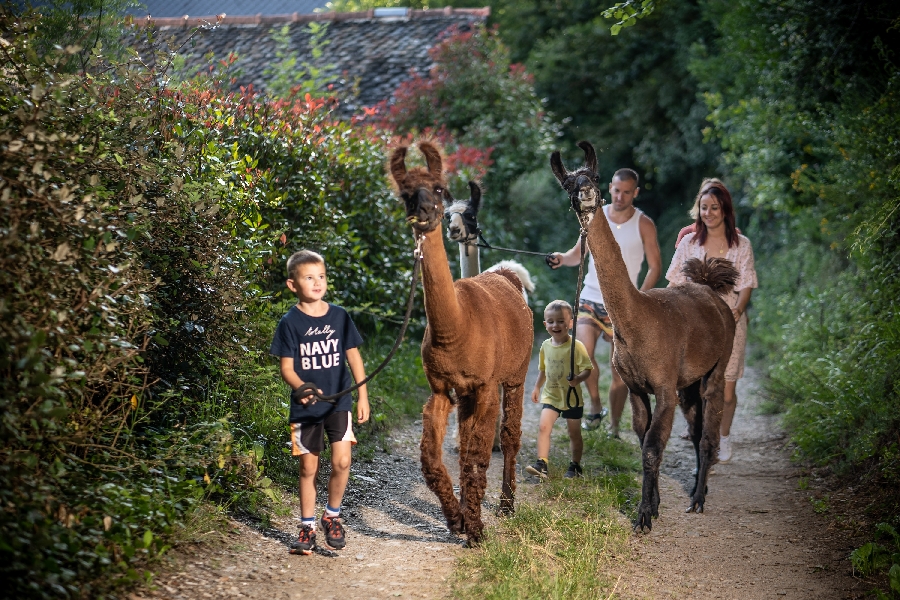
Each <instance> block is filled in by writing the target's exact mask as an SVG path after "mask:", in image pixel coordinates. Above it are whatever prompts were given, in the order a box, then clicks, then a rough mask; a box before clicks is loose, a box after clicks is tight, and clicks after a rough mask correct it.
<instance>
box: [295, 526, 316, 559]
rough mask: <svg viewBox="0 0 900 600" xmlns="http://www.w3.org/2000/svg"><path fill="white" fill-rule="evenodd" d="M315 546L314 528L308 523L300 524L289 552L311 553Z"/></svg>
mask: <svg viewBox="0 0 900 600" xmlns="http://www.w3.org/2000/svg"><path fill="white" fill-rule="evenodd" d="M315 548H316V530H315V529H313V528H312V527H310V526H309V525H301V526H300V535H299V536H297V541H296V542H294V543H293V544H291V550H290V552H291V554H304V555H305V554H312V552H313V550H315Z"/></svg>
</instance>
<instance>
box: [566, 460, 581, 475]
mask: <svg viewBox="0 0 900 600" xmlns="http://www.w3.org/2000/svg"><path fill="white" fill-rule="evenodd" d="M563 477H565V478H566V479H575V478H576V477H583V473H582V471H581V465H579V464H578V463H577V462H575V461H574V460H573V461H572V462H570V463H569V468H568V469H566V474H565V475H563Z"/></svg>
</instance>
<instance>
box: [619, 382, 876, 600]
mask: <svg viewBox="0 0 900 600" xmlns="http://www.w3.org/2000/svg"><path fill="white" fill-rule="evenodd" d="M747 371H748V373H747V375H748V376H747V377H746V378H745V379H742V380H741V381H740V382H738V411H737V415H736V416H735V420H734V426H733V427H732V437H733V439H734V440H735V443H734V456H733V458H732V460H731V461H730V462H729V463H728V464H719V465H716V466H715V467H714V471H715V473H714V474H713V475H712V476H711V477H710V479H709V494H708V495H707V501H706V511H705V512H704V514H701V515H697V514H694V513H690V514H686V513H685V512H684V510H685V508H686V507H687V505H688V501H689V500H688V499H689V496H688V494H689V493H690V491H691V489H692V487H693V482H694V476H693V475H692V471H693V469H694V466H695V464H696V459H695V458H694V449H693V445H692V444H691V443H690V442H688V441H685V440H682V439H680V438H679V437H678V434H680V433H682V432H683V431H684V428H685V422H684V419H683V418H682V416H681V414H680V411H679V413H678V416H677V417H676V422H675V426H674V427H673V430H672V431H673V435H672V439H671V440H670V441H669V445H668V447H667V449H666V455H665V459H664V463H663V477H662V478H661V481H660V495H661V497H662V503H661V505H660V517H659V519H658V520H657V521H656V522H654V524H653V531H652V533H650V534H648V535H635V536H634V538H633V539H632V544H631V545H632V549H633V550H634V552H635V557H636V561H634V562H631V563H629V564H628V565H625V567H624V569H623V571H622V579H621V580H620V583H619V588H618V591H619V592H621V593H622V594H623V596H625V597H627V598H698V599H707V598H809V599H811V600H812V599H817V600H819V599H831V598H834V599H837V598H841V599H843V598H861V597H863V595H864V584H863V583H862V582H861V581H860V580H858V579H855V578H853V577H852V576H851V574H850V572H849V571H850V563H849V561H848V560H847V558H848V556H849V554H850V552H851V551H852V550H853V549H854V548H855V547H856V546H858V545H859V543H858V540H851V539H847V538H844V537H843V536H842V534H841V533H840V532H837V531H835V530H834V529H832V528H831V526H830V525H829V521H828V520H827V519H826V518H824V517H822V516H821V515H818V514H816V513H815V511H814V510H813V504H812V502H811V501H810V491H808V490H807V491H802V490H800V489H799V483H800V476H801V474H800V472H799V470H798V469H796V468H795V467H794V466H793V465H792V464H791V463H790V461H789V460H788V454H787V452H786V450H785V448H784V446H785V442H786V437H785V436H784V434H783V432H782V431H781V430H780V429H779V428H778V426H777V418H776V417H772V416H763V415H759V414H756V413H757V406H758V404H759V397H758V395H757V394H755V393H754V392H755V390H754V388H753V385H754V382H755V381H756V377H755V374H754V373H753V370H752V369H747Z"/></svg>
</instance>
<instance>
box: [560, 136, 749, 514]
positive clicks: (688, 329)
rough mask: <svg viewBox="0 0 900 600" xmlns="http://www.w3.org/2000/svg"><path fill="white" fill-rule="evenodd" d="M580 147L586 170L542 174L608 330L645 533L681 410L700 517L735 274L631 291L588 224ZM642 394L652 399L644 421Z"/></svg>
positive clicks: (715, 267)
mask: <svg viewBox="0 0 900 600" xmlns="http://www.w3.org/2000/svg"><path fill="white" fill-rule="evenodd" d="M578 146H579V147H580V148H581V149H582V150H584V154H585V166H584V167H581V168H580V169H578V170H576V171H573V172H570V171H568V170H567V169H566V168H565V167H564V166H563V163H562V160H561V159H560V155H559V152H554V153H553V154H552V155H551V157H550V167H551V169H552V170H553V174H554V175H555V176H556V178H557V179H558V180H559V183H560V185H562V187H563V189H565V190H566V192H567V193H568V195H569V199H570V201H571V203H572V207H573V208H574V209H575V211H576V213H578V214H579V218H580V219H581V221H582V227H586V228H587V242H588V247H589V248H590V251H591V254H592V255H593V257H594V262H595V264H596V265H597V278H598V279H599V281H600V287H601V288H602V289H603V300H604V304H605V306H606V310H607V311H609V316H610V319H611V320H612V323H613V327H614V334H613V336H614V337H613V359H612V362H613V365H614V366H615V368H616V371H618V373H619V375H620V376H621V377H622V380H623V381H624V382H625V384H626V385H627V386H628V390H629V391H630V394H629V397H630V399H631V411H632V427H633V428H634V432H635V433H636V434H637V436H638V439H639V440H640V443H641V455H642V462H643V471H644V480H643V486H642V491H641V502H640V505H639V506H638V516H637V520H636V522H635V524H634V526H635V529H638V528H640V530H641V531H643V529H644V527H645V526H646V527H647V529H648V530H650V529H652V528H653V523H652V521H651V519H652V517H658V516H659V467H660V464H662V456H663V451H664V450H665V447H666V443H667V442H668V441H669V435H670V433H671V432H672V421H673V419H674V417H675V405H676V404H679V403H680V404H681V407H682V410H683V411H684V414H685V418H687V419H688V420H689V423H690V426H691V431H692V437H693V442H694V449H695V451H696V454H697V477H696V479H695V482H694V490H693V491H692V492H691V504H690V506H688V509H687V510H688V512H691V511H697V512H703V506H704V503H705V501H706V492H707V486H706V479H707V475H708V472H709V467H710V466H712V465H713V464H715V462H716V461H717V458H716V450H717V448H718V446H719V424H720V422H721V419H722V407H723V405H724V391H725V367H726V366H727V365H728V359H729V358H730V357H731V346H732V343H733V340H734V329H735V325H734V317H733V316H732V313H731V310H730V309H729V308H728V305H727V304H726V303H725V301H724V300H722V298H720V297H719V295H718V293H717V292H725V291H728V290H730V289H731V287H733V286H734V282H735V280H736V278H737V274H738V273H737V271H736V270H735V269H734V267H733V266H732V265H731V263H730V262H729V261H725V260H720V259H715V260H714V261H707V263H706V264H703V263H701V262H700V261H695V262H693V263H691V264H690V265H689V266H688V267H686V269H685V271H686V273H688V275H689V276H692V277H693V278H694V281H697V280H698V279H701V280H703V282H704V283H705V284H702V283H693V282H692V283H685V284H683V285H678V286H674V287H670V288H665V289H659V288H657V289H652V290H648V291H647V292H641V291H639V290H638V289H636V288H635V287H634V285H633V284H632V283H631V279H629V277H628V270H627V269H626V267H625V261H624V260H623V259H622V253H621V250H620V249H619V245H618V243H617V242H616V240H615V238H614V237H613V234H612V230H610V227H609V222H608V221H607V220H606V219H605V218H603V217H602V215H601V217H600V218H592V216H593V214H594V211H596V210H597V208H598V207H599V206H600V205H601V204H602V202H603V195H602V193H601V191H600V187H599V183H600V178H599V176H598V175H597V155H596V154H595V152H594V147H593V146H591V144H590V143H588V142H579V143H578ZM588 222H589V224H588ZM712 286H715V288H716V289H713V287H712ZM650 394H654V395H655V396H656V407H655V408H654V410H653V411H652V413H651V408H650V398H649V395H650Z"/></svg>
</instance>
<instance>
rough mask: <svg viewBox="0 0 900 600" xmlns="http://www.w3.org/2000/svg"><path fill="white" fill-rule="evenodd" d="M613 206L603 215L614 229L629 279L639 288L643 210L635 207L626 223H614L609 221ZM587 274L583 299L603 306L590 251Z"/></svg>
mask: <svg viewBox="0 0 900 600" xmlns="http://www.w3.org/2000/svg"><path fill="white" fill-rule="evenodd" d="M611 208H612V205H610V204H607V205H606V206H604V207H603V214H604V215H605V216H606V220H607V222H608V223H609V228H610V229H612V234H613V237H614V238H616V241H617V242H618V243H619V249H620V250H621V251H622V258H623V259H625V267H626V268H627V269H628V277H629V278H630V279H631V283H632V284H634V287H637V279H638V275H639V274H640V272H641V264H643V262H644V243H643V241H642V240H641V227H640V223H641V215H643V214H644V213H643V212H642V211H641V209H639V208H637V207H635V209H634V214H633V215H631V218H630V219H628V220H627V221H625V222H624V223H613V222H612V221H610V220H609V209H611ZM588 256H589V257H590V260H589V261H588V269H587V273H585V275H584V287H583V288H582V290H581V299H582V300H589V301H591V302H597V303H599V304H603V293H602V292H601V291H600V282H599V281H598V280H597V268H596V266H595V265H594V257H593V256H592V255H591V253H590V251H588Z"/></svg>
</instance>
